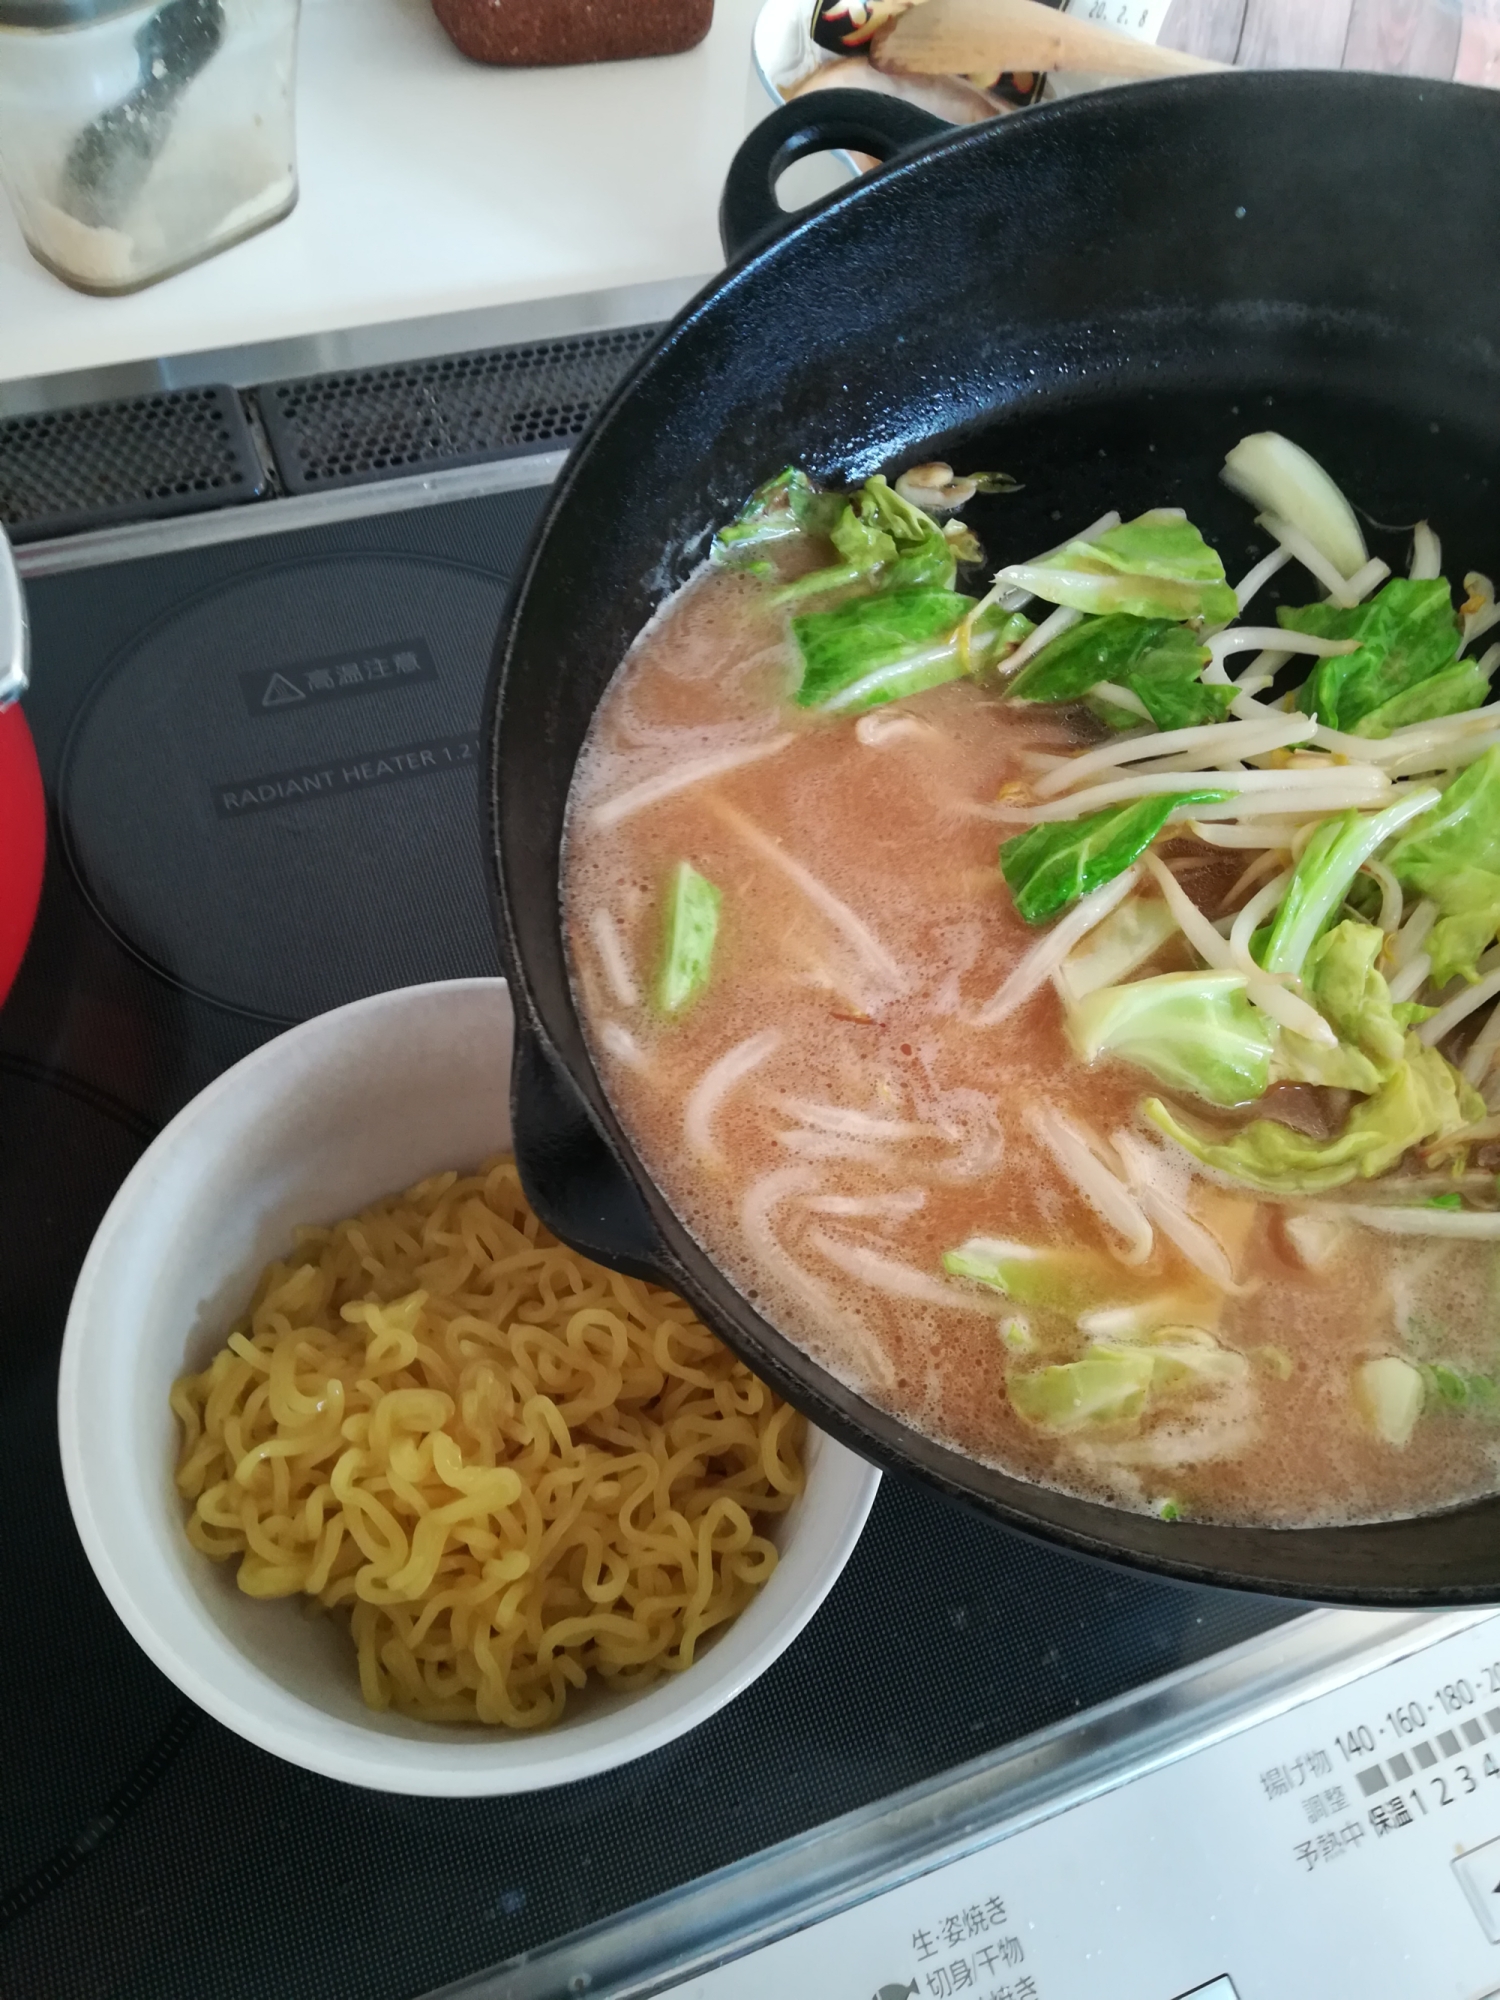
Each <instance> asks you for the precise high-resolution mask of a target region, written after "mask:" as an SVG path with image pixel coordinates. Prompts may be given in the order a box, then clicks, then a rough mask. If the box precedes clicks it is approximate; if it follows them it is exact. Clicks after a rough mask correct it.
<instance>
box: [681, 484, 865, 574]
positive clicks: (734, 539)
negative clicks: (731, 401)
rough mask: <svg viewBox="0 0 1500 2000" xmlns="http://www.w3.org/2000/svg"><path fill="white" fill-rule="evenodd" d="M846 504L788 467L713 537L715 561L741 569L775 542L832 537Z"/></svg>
mask: <svg viewBox="0 0 1500 2000" xmlns="http://www.w3.org/2000/svg"><path fill="white" fill-rule="evenodd" d="M843 506H844V502H843V500H842V499H841V498H840V497H839V495H838V494H836V493H820V492H819V491H818V489H817V487H816V486H814V485H813V483H812V481H811V480H810V479H809V478H808V476H807V474H806V473H805V472H802V471H799V470H798V468H797V467H796V466H795V465H789V466H788V467H787V468H786V470H785V472H778V473H777V475H776V477H775V478H774V479H768V480H766V482H765V484H764V485H762V486H757V487H756V489H755V491H754V492H753V493H752V494H751V495H750V498H749V499H748V500H747V501H746V502H745V504H744V506H743V507H742V508H741V509H740V511H739V513H738V514H737V515H736V516H735V518H734V519H733V520H732V521H731V522H730V523H729V524H728V526H727V527H723V528H720V530H719V532H718V533H717V534H716V535H715V536H714V546H713V554H714V560H715V561H716V562H719V563H724V564H728V565H731V566H739V565H742V564H744V563H745V562H746V561H747V560H752V559H753V558H754V557H755V556H756V554H757V553H758V552H759V551H760V550H761V549H763V548H765V547H766V546H767V545H768V544H770V543H772V542H782V541H786V540H787V539H788V538H789V537H790V536H792V535H825V536H826V535H831V534H832V532H833V527H834V523H835V522H836V521H837V520H838V518H839V515H840V513H841V512H842V510H843Z"/></svg>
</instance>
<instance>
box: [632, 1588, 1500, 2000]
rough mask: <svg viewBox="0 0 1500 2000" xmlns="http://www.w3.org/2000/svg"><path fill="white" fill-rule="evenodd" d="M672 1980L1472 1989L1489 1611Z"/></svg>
mask: <svg viewBox="0 0 1500 2000" xmlns="http://www.w3.org/2000/svg"><path fill="white" fill-rule="evenodd" d="M672 1992H673V1995H674V1996H675V2000H764V1996H765V1995H766V1994H767V1993H778V1992H780V1993H794V1992H796V1993H818V1994H820V1995H823V1996H826V2000H1106V1996H1107V2000H1329V1996H1330V1995H1333V1994H1358V1995H1359V1996H1360V2000H1494V1996H1497V1995H1500V1618H1491V1619H1486V1620H1483V1621H1481V1622H1478V1623H1476V1624H1475V1625H1473V1626H1471V1627H1470V1628H1469V1629H1468V1630H1467V1631H1464V1632H1461V1633H1459V1634H1457V1635H1454V1636H1451V1637H1448V1638H1445V1639H1443V1640H1442V1641H1441V1642H1440V1643H1438V1644H1435V1645H1432V1646H1429V1647H1426V1648H1423V1649H1421V1650H1419V1651H1417V1652H1414V1653H1411V1654H1409V1655H1407V1656H1406V1657H1405V1658H1404V1659H1401V1660H1399V1661H1397V1662H1395V1663H1394V1664H1391V1665H1387V1666H1384V1667H1381V1668H1380V1669H1379V1670H1378V1671H1376V1672H1374V1673H1372V1674H1370V1675H1368V1676H1367V1677H1366V1678H1364V1679H1359V1680H1355V1681H1352V1682H1350V1683H1349V1684H1348V1685H1346V1686H1344V1687H1341V1688H1339V1689H1337V1690H1335V1691H1334V1692H1332V1693H1328V1694H1324V1695H1320V1696H1318V1697H1317V1698H1316V1699H1314V1700H1311V1701H1308V1702H1306V1703H1303V1704H1300V1705H1296V1706H1293V1707H1290V1708H1288V1709H1286V1710H1284V1711H1283V1712H1281V1713H1280V1714H1278V1715H1276V1716H1275V1717H1273V1718H1272V1719H1270V1720H1268V1721H1263V1722H1260V1723H1257V1724H1256V1725H1255V1726H1253V1727H1250V1728H1247V1729H1244V1730H1242V1731H1240V1732H1239V1733H1233V1734H1228V1735H1226V1736H1224V1737H1223V1738H1221V1739H1220V1740H1219V1741H1217V1742H1214V1743H1212V1744H1210V1745H1209V1746H1208V1747H1206V1748H1202V1749H1199V1750H1197V1751H1195V1752H1194V1753H1193V1754H1192V1755H1189V1756H1186V1757H1183V1758H1180V1759H1179V1760H1178V1761H1176V1762H1173V1763H1169V1764H1166V1765H1164V1766H1162V1767H1160V1768H1158V1769H1155V1770H1152V1771H1149V1772H1148V1773H1147V1774H1146V1775H1144V1776H1140V1777H1137V1778H1135V1779H1133V1780H1132V1781H1131V1782H1129V1783H1126V1784H1123V1785H1120V1786H1119V1787H1118V1788H1117V1789H1115V1790H1112V1791H1107V1792H1104V1793H1102V1794H1100V1795H1099V1796H1096V1797H1094V1798H1091V1799H1088V1800H1087V1801H1086V1802H1084V1803H1082V1804H1077V1805H1074V1806H1072V1807H1071V1808H1070V1809H1068V1810H1066V1811H1062V1812H1058V1813H1057V1814H1056V1815H1055V1816H1053V1817H1052V1818H1050V1819H1045V1820H1042V1821H1041V1822H1040V1823H1038V1824H1034V1825H1031V1826H1029V1827H1026V1828H1025V1829H1024V1830H1022V1831H1019V1832H1014V1833H1011V1834H1009V1835H1007V1834H1006V1833H1005V1831H1004V1829H1003V1828H1001V1829H999V1830H998V1837H997V1838H996V1840H995V1841H994V1842H993V1843H992V1844H990V1845H988V1846H986V1847H984V1848H982V1849H981V1850H979V1851H978V1852H974V1853H970V1854H968V1855H966V1856H965V1857H964V1858H963V1859H961V1860H958V1861H954V1862H951V1863H948V1864H946V1865H944V1866H941V1867H939V1868H937V1869H935V1870H933V1871H932V1872H931V1873H928V1874H925V1875H922V1876H919V1877H917V1878H915V1879H914V1880H910V1881H907V1882H904V1883H902V1884H901V1885H900V1886H899V1887H894V1888H891V1889H889V1890H887V1891H885V1892H884V1893H882V1894H878V1895H877V1896H875V1897H874V1898H872V1899H871V1900H869V1901H866V1902H863V1903H861V1904H860V1905H858V1906H857V1907H856V1908H854V1909H850V1910H847V1911H845V1912H843V1913H842V1914H840V1915H838V1916H836V1917H832V1918H829V1919H827V1920H826V1921H824V1922H821V1923H818V1924H815V1925H813V1926H811V1927H809V1928H808V1929H805V1930H802V1931H799V1932H797V1933H795V1934H794V1935H792V1936H790V1937H787V1938H784V1939H782V1940H781V1941H780V1942H778V1943H776V1944H773V1945H770V1946H767V1947H765V1948H764V1949H762V1950H760V1951H757V1952H755V1953H753V1954H751V1955H749V1956H747V1957H744V1958H741V1959H739V1960H736V1961H735V1962H734V1963H732V1964H729V1965H726V1966H723V1967H720V1968H719V1969H718V1970H716V1971H714V1972H711V1973H708V1974H706V1975H705V1976H703V1977H700V1978H698V1979H695V1980H693V1981H691V1982H689V1983H688V1984H686V1985H682V1986H678V1987H675V1988H673V1989H672Z"/></svg>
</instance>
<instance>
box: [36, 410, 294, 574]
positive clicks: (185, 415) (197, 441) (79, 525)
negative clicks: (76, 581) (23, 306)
mask: <svg viewBox="0 0 1500 2000" xmlns="http://www.w3.org/2000/svg"><path fill="white" fill-rule="evenodd" d="M267 483H268V481H267V475H266V471H265V468H264V466H263V465H262V464H261V461H260V456H259V454H258V453H257V451H256V449H255V444H254V441H253V439H252V437H251V435H250V427H249V425H248V423H247V422H246V420H245V413H244V411H243V410H242V409H241V407H240V401H239V398H238V396H236V394H235V392H234V391H233V389H228V388H223V387H213V388H203V389H177V390H172V391H163V392H162V393H161V394H159V395H153V396H132V397H129V398H127V399H125V400H123V401H120V402H114V403H92V404H88V405H85V406H84V407H82V408H79V409H72V410H47V411H43V412H40V413H39V414H37V415H34V416H24V417H8V418H6V419H4V420H3V421H0V519H3V520H4V522H5V525H6V527H7V529H8V530H9V532H10V536H11V539H12V541H15V542H27V541H38V540H41V539H42V538H43V537H45V536H52V535H69V534H76V533H78V532H80V531H81V530H83V529H85V528H102V527H108V526H110V525H112V524H113V523H115V522H120V521H144V520H155V519H158V518H160V517H161V516H162V515H166V514H196V513H200V512H203V511H205V510H207V509H209V508H215V507H223V506H227V505H230V504H232V503H233V502H236V501H242V500H254V499H257V498H259V497H260V495H261V494H262V493H264V492H265V490H266V487H267Z"/></svg>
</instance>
